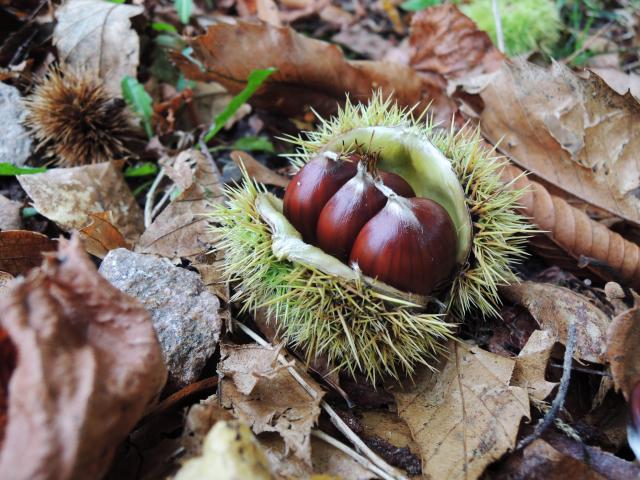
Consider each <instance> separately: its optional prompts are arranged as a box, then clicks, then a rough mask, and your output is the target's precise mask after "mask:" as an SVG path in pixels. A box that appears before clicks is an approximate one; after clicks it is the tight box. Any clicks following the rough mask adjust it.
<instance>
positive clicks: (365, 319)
mask: <svg viewBox="0 0 640 480" xmlns="http://www.w3.org/2000/svg"><path fill="white" fill-rule="evenodd" d="M260 189H261V187H260V186H259V185H257V184H255V183H253V182H252V181H251V180H249V179H248V178H245V179H244V182H243V184H242V185H241V186H240V187H235V188H228V189H227V195H228V202H227V204H226V206H223V205H219V206H217V207H215V211H214V214H213V215H214V218H215V219H216V222H217V223H218V224H219V226H218V228H217V230H218V231H219V232H220V233H221V234H222V239H221V241H220V243H219V244H218V248H221V249H223V250H224V252H225V273H226V274H227V276H228V277H230V279H231V280H232V281H235V282H237V285H236V291H235V294H234V296H233V298H232V301H241V302H242V309H243V310H256V309H258V308H267V309H268V311H269V313H270V314H271V315H273V316H275V318H276V319H277V326H278V328H279V333H280V334H281V335H282V336H283V338H285V339H286V340H287V341H288V342H289V343H290V344H292V345H293V346H294V347H300V348H301V349H302V350H303V351H304V352H306V354H307V357H308V360H311V359H313V358H314V357H317V356H325V357H326V358H327V360H328V362H329V364H330V365H333V366H335V367H336V368H337V369H339V370H346V371H348V372H349V373H351V374H352V375H353V374H355V373H356V372H358V371H360V372H363V373H364V374H365V375H366V376H367V377H368V378H369V380H371V381H372V382H375V381H376V379H377V378H378V377H380V375H384V374H386V375H390V376H392V377H396V378H397V377H399V376H400V375H401V374H409V375H410V374H411V373H412V372H413V371H414V369H415V367H416V365H418V364H424V365H429V361H430V360H431V359H432V358H434V357H435V355H436V354H437V353H438V352H439V350H440V345H441V344H442V343H443V341H444V340H446V339H447V338H449V337H450V336H451V334H452V331H453V328H454V325H452V324H451V323H448V322H446V321H445V315H444V314H443V313H438V312H433V313H429V312H424V311H423V310H424V309H423V308H421V307H419V306H418V305H415V304H412V303H410V302H408V301H406V300H401V299H397V298H392V297H390V296H388V295H384V294H382V293H379V292H376V291H374V290H373V289H372V288H369V287H368V286H367V285H365V284H363V283H361V282H347V281H344V280H342V279H340V278H338V277H335V276H331V275H327V274H325V273H322V272H320V271H318V270H317V269H315V268H312V267H309V266H307V265H303V264H299V263H292V262H290V261H287V260H279V259H277V258H276V257H275V256H274V255H273V252H272V249H271V230H270V229H269V227H268V226H267V225H266V224H265V223H264V221H263V220H262V219H261V217H260V214H259V213H258V211H257V210H256V208H255V198H256V195H257V194H258V193H259V191H260Z"/></svg>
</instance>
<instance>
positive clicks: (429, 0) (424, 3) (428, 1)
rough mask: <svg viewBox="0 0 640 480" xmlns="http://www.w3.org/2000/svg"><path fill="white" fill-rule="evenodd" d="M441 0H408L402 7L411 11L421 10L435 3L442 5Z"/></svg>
mask: <svg viewBox="0 0 640 480" xmlns="http://www.w3.org/2000/svg"><path fill="white" fill-rule="evenodd" d="M441 3H442V1H441V0H407V1H406V2H403V3H401V4H400V8H401V9H403V10H407V11H409V12H419V11H420V10H424V9H425V8H429V7H433V6H434V5H440V4H441Z"/></svg>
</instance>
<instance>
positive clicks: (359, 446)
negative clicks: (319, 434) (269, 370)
mask: <svg viewBox="0 0 640 480" xmlns="http://www.w3.org/2000/svg"><path fill="white" fill-rule="evenodd" d="M233 323H234V324H235V325H236V326H237V327H238V328H240V330H242V331H243V332H244V333H246V334H247V335H248V336H249V337H251V338H252V339H253V340H254V341H255V342H256V343H258V344H259V345H262V346H263V347H268V348H271V349H273V346H272V345H271V344H269V343H268V342H267V341H266V340H264V339H263V338H262V337H260V335H258V334H257V333H256V332H254V331H253V330H251V329H250V328H249V327H247V326H246V325H245V324H243V323H240V322H238V321H237V320H234V321H233ZM278 362H280V364H281V365H285V366H287V369H288V370H289V373H290V374H291V376H292V377H293V378H294V379H295V380H296V381H297V382H298V383H299V384H300V386H301V387H302V388H304V389H305V391H306V392H307V393H308V394H309V395H310V396H311V398H313V399H314V400H318V399H319V398H321V397H320V394H319V393H318V392H317V391H316V390H315V389H314V388H313V387H312V386H311V385H309V384H308V383H307V381H306V380H305V379H304V378H302V376H301V375H300V374H299V373H298V372H297V370H296V369H295V368H293V367H292V366H291V365H290V363H289V362H288V361H287V359H286V358H285V357H284V356H283V355H278ZM320 406H321V407H322V409H323V410H324V411H325V412H327V414H328V415H329V418H330V419H331V423H333V425H334V426H335V427H336V428H337V429H338V430H339V431H340V433H342V434H343V435H344V436H345V437H346V438H347V439H348V440H349V441H350V442H351V443H352V444H353V445H354V446H355V447H356V450H358V451H360V452H361V453H362V454H363V455H364V456H366V457H367V458H368V459H369V461H371V463H373V464H374V465H376V466H377V467H378V468H379V469H380V470H382V471H383V472H385V473H386V474H387V475H389V478H393V479H398V480H407V477H406V476H404V475H402V474H401V473H400V472H399V470H398V469H396V468H394V467H392V466H391V465H389V464H388V463H387V462H385V461H384V460H383V459H382V458H380V457H379V456H378V455H376V454H375V453H374V452H373V450H371V449H370V448H369V447H368V446H367V445H366V444H365V443H364V442H363V441H362V439H361V438H360V437H358V435H356V434H355V433H354V432H353V430H351V428H349V426H348V425H347V424H346V423H345V422H344V420H342V418H340V416H339V415H338V414H337V413H336V411H335V410H334V409H333V407H331V405H329V404H328V403H327V402H325V401H324V400H321V402H320Z"/></svg>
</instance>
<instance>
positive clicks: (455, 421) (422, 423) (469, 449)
mask: <svg viewBox="0 0 640 480" xmlns="http://www.w3.org/2000/svg"><path fill="white" fill-rule="evenodd" d="M449 347H450V348H449V350H448V351H449V353H448V355H449V358H448V359H444V360H443V364H441V365H440V368H438V370H439V371H438V372H433V371H431V370H429V369H424V370H423V371H422V372H420V373H419V374H418V375H417V376H416V378H415V382H414V383H413V384H411V385H409V386H407V387H406V389H405V390H404V391H398V392H395V393H394V395H395V398H396V401H397V403H398V415H399V416H400V417H401V418H402V419H403V420H404V421H405V422H406V423H407V425H409V428H410V429H411V433H412V435H413V439H414V440H415V441H416V443H417V444H418V445H419V447H420V453H421V456H422V473H423V475H424V476H425V477H426V478H434V479H435V478H438V479H440V478H447V479H466V480H469V479H471V480H472V479H475V478H478V477H479V476H480V475H481V474H482V472H483V471H484V469H485V467H486V466H487V465H489V464H490V463H492V462H493V461H494V460H497V459H498V458H500V457H501V456H502V455H503V454H504V453H505V452H506V451H508V450H509V449H511V448H513V447H514V446H515V441H516V436H517V434H518V428H519V426H520V420H521V419H522V418H523V417H524V418H528V417H529V398H528V395H527V391H526V390H525V389H524V388H520V387H514V386H510V385H509V381H510V379H511V375H512V372H513V368H514V366H515V361H514V360H513V359H510V358H505V357H501V356H499V355H495V354H493V353H489V352H485V351H484V350H482V349H480V348H478V347H471V346H469V345H466V344H465V343H461V342H452V343H450V344H449Z"/></svg>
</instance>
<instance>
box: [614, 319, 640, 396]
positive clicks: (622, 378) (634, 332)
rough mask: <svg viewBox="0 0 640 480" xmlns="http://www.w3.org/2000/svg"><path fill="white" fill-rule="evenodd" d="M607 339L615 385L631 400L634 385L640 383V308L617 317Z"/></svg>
mask: <svg viewBox="0 0 640 480" xmlns="http://www.w3.org/2000/svg"><path fill="white" fill-rule="evenodd" d="M607 337H608V338H607V358H608V360H609V364H610V366H611V375H612V376H613V381H614V384H615V386H616V388H617V389H619V390H622V393H623V394H624V396H625V398H627V399H629V395H630V394H631V390H632V389H633V387H634V385H635V384H636V383H637V382H639V381H640V308H634V309H632V310H628V311H626V312H624V313H621V314H620V315H618V316H617V317H615V318H614V319H613V321H612V322H611V325H610V326H609V332H608V335H607Z"/></svg>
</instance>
